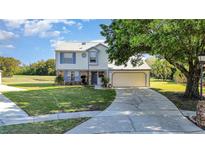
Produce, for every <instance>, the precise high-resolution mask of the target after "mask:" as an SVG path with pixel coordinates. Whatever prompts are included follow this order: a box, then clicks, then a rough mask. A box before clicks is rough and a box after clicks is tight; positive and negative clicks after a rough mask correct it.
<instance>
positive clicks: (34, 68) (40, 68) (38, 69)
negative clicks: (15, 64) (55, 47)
mask: <svg viewBox="0 0 205 154" xmlns="http://www.w3.org/2000/svg"><path fill="white" fill-rule="evenodd" d="M55 73H56V69H55V60H54V59H48V60H46V61H44V60H40V61H37V62H35V63H32V64H30V65H23V66H22V67H21V70H20V71H19V73H18V74H23V75H55Z"/></svg>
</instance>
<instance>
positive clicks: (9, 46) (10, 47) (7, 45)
mask: <svg viewBox="0 0 205 154" xmlns="http://www.w3.org/2000/svg"><path fill="white" fill-rule="evenodd" d="M0 48H7V49H14V48H15V47H14V46H13V45H12V44H6V45H0Z"/></svg>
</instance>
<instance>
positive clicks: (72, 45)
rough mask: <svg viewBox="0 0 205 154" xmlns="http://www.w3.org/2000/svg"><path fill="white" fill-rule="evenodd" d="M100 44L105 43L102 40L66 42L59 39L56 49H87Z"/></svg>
mask: <svg viewBox="0 0 205 154" xmlns="http://www.w3.org/2000/svg"><path fill="white" fill-rule="evenodd" d="M98 44H103V45H105V44H104V43H102V42H66V41H59V42H58V43H57V45H56V48H55V50H56V51H65V50H68V51H86V50H87V49H89V48H92V47H95V46H97V45H98Z"/></svg>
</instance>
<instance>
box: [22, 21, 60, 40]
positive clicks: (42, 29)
mask: <svg viewBox="0 0 205 154" xmlns="http://www.w3.org/2000/svg"><path fill="white" fill-rule="evenodd" d="M52 27H53V25H52V24H51V23H50V22H48V21H47V20H32V21H28V22H26V23H25V25H24V35H25V36H35V35H37V36H40V37H49V36H53V34H54V33H52V31H51V29H52ZM58 34H59V33H58ZM56 35H57V33H56V34H55V36H56Z"/></svg>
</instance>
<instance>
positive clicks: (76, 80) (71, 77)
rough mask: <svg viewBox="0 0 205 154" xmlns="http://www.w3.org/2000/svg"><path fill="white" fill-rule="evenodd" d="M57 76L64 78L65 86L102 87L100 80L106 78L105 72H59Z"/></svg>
mask: <svg viewBox="0 0 205 154" xmlns="http://www.w3.org/2000/svg"><path fill="white" fill-rule="evenodd" d="M59 74H61V75H62V76H63V77H64V82H65V84H84V85H87V84H88V85H102V82H101V78H102V77H107V71H106V70H100V71H99V70H89V71H88V70H86V71H84V70H83V71H78V70H75V71H74V70H60V71H57V75H59Z"/></svg>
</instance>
